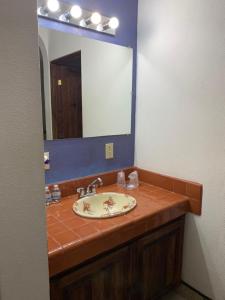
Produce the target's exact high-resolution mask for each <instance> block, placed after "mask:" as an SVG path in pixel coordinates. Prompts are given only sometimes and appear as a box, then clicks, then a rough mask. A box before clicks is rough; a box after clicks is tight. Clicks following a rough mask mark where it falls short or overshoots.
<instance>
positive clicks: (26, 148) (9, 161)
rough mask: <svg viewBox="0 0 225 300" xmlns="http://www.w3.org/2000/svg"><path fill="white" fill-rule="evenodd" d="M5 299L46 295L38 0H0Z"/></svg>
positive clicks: (0, 272)
mask: <svg viewBox="0 0 225 300" xmlns="http://www.w3.org/2000/svg"><path fill="white" fill-rule="evenodd" d="M0 38H1V42H0V141H1V146H0V298H1V300H14V299H18V300H31V299H32V300H47V299H49V291H48V267H47V245H46V229H45V209H44V200H43V188H44V174H43V166H42V163H43V162H42V160H43V142H42V124H41V100H40V99H41V98H40V88H39V71H38V44H37V43H38V35H37V21H36V1H34V0H30V1H26V0H21V1H13V2H11V3H9V1H8V0H1V4H0Z"/></svg>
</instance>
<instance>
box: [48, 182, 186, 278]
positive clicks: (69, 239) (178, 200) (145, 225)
mask: <svg viewBox="0 0 225 300" xmlns="http://www.w3.org/2000/svg"><path fill="white" fill-rule="evenodd" d="M101 192H118V193H127V194H129V195H131V196H133V197H135V198H136V200H137V206H136V208H135V209H134V210H132V211H131V212H129V213H128V214H126V215H123V216H119V217H114V218H110V219H104V220H103V219H102V220H99V219H87V218H82V217H80V216H78V215H76V214H75V213H74V212H73V210H72V206H73V203H74V201H76V200H77V195H73V196H68V197H64V198H63V199H62V201H61V202H60V203H58V204H53V205H51V206H50V207H47V208H46V211H47V225H48V250H49V252H48V254H49V272H50V276H54V275H56V274H58V273H61V272H63V271H65V270H67V269H70V268H72V267H74V266H76V265H78V264H80V263H82V262H84V261H86V260H88V259H90V258H92V257H94V256H96V255H98V254H101V253H103V252H105V251H107V250H110V249H112V248H114V247H116V246H118V245H120V244H123V243H125V242H127V241H129V240H131V239H133V238H135V237H137V236H138V235H141V234H143V233H145V232H147V231H150V230H152V229H155V228H157V227H159V226H161V225H163V224H166V223H167V222H169V221H171V220H173V219H175V218H177V217H179V216H181V215H183V214H185V213H187V212H188V211H190V209H189V198H188V197H187V196H185V195H181V194H176V193H174V192H171V191H168V190H165V189H162V188H160V187H156V186H153V185H150V184H147V183H143V182H141V183H140V186H139V188H138V189H136V190H133V191H127V190H124V189H122V188H119V187H118V186H117V185H116V184H113V185H109V186H106V187H102V188H99V189H98V193H101Z"/></svg>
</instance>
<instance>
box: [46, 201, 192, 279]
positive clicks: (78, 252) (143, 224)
mask: <svg viewBox="0 0 225 300" xmlns="http://www.w3.org/2000/svg"><path fill="white" fill-rule="evenodd" d="M187 201H188V199H187V200H186V202H185V199H184V202H182V203H179V204H175V205H171V207H170V208H166V209H162V210H160V211H158V212H157V213H154V214H152V215H150V216H145V217H143V218H142V219H140V220H138V221H136V222H129V223H125V224H122V225H121V226H118V227H116V229H114V230H112V231H108V232H105V233H104V234H102V235H100V236H97V237H96V236H93V237H92V238H90V239H87V240H86V241H85V242H84V243H82V244H81V245H77V246H73V245H71V247H69V246H68V247H67V248H61V249H60V250H58V251H55V252H53V253H52V254H50V255H49V275H50V277H53V276H56V275H58V274H60V273H62V272H65V271H66V270H68V271H69V270H70V269H71V268H73V267H76V266H79V265H80V264H82V263H84V262H85V261H87V260H89V259H92V258H94V257H96V256H98V255H100V254H104V253H105V252H107V251H110V250H112V249H114V248H116V247H118V246H120V245H121V247H122V246H123V245H124V244H126V243H127V242H129V241H131V240H134V239H135V238H138V237H139V236H141V235H143V234H145V233H147V232H149V233H150V232H151V231H154V230H155V229H157V228H159V227H161V226H163V225H165V224H167V223H169V222H170V221H173V220H175V219H177V218H179V217H181V216H183V215H185V214H186V213H187V212H188V202H187ZM118 233H119V234H118ZM109 239H110V243H107V242H106V241H105V240H109ZM104 241H105V242H104ZM90 247H91V248H92V249H95V251H91V252H90Z"/></svg>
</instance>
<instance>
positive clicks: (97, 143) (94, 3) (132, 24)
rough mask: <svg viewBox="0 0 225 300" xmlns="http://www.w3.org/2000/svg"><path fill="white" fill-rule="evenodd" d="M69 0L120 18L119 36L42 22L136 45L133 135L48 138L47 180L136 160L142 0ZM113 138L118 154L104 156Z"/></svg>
mask: <svg viewBox="0 0 225 300" xmlns="http://www.w3.org/2000/svg"><path fill="white" fill-rule="evenodd" d="M67 2H70V3H76V4H80V5H81V7H83V8H86V9H89V10H97V11H99V12H100V13H102V14H103V15H107V16H116V17H118V18H119V20H120V27H119V29H118V30H117V34H116V36H115V37H112V36H107V35H104V34H100V33H97V32H91V31H88V30H85V29H79V28H75V27H71V26H67V25H63V24H59V23H56V22H53V21H46V20H43V19H40V20H39V24H40V25H43V26H45V27H48V28H53V29H58V30H60V31H65V32H70V33H74V34H76V35H82V36H87V37H89V38H93V39H97V40H102V41H106V42H110V43H114V44H118V45H123V46H129V47H132V48H133V50H134V68H133V99H132V129H131V135H122V136H109V137H96V138H85V139H67V140H55V141H45V151H49V152H50V162H51V170H49V171H47V172H46V183H53V182H58V181H63V180H67V179H71V178H76V177H82V176H87V175H90V174H95V173H99V172H105V171H110V170H114V169H120V168H124V167H129V166H133V164H134V131H135V102H136V57H137V9H138V0H122V1H121V0H80V1H78V0H77V1H72V0H71V1H67ZM115 122H116V119H115ZM109 142H113V143H114V151H115V158H114V159H113V160H105V158H104V145H105V143H109Z"/></svg>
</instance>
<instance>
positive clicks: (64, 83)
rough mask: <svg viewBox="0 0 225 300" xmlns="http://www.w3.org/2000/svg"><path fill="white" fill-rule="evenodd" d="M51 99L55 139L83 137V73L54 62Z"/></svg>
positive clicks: (52, 64) (52, 66) (52, 65)
mask: <svg viewBox="0 0 225 300" xmlns="http://www.w3.org/2000/svg"><path fill="white" fill-rule="evenodd" d="M51 98H52V99H51V102H52V127H53V138H54V139H64V138H79V137H82V95H81V73H80V72H77V71H76V70H75V69H74V68H73V67H72V66H68V65H60V64H56V63H53V62H52V63H51Z"/></svg>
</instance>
